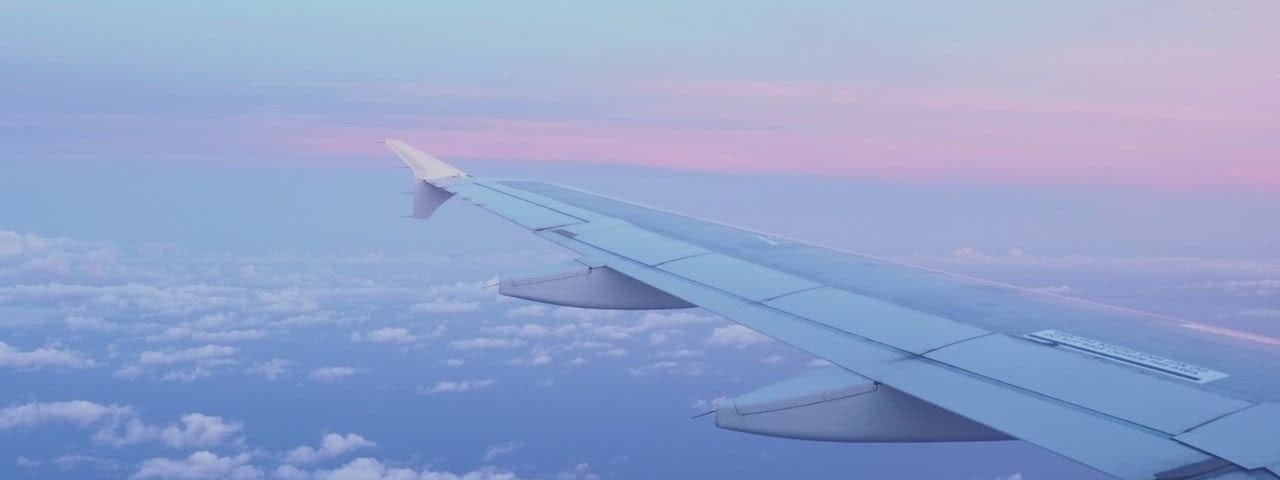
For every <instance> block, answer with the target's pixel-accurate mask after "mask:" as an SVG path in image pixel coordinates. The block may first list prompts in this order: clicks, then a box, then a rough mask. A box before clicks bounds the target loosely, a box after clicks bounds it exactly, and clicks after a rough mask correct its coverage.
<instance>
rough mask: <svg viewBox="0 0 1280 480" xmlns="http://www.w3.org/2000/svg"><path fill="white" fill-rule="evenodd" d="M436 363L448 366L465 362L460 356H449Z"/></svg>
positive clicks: (459, 365)
mask: <svg viewBox="0 0 1280 480" xmlns="http://www.w3.org/2000/svg"><path fill="white" fill-rule="evenodd" d="M436 363H439V364H442V365H445V366H449V367H461V366H462V365H463V364H465V363H466V361H465V360H463V359H461V358H449V359H445V360H441V361H439V362H436Z"/></svg>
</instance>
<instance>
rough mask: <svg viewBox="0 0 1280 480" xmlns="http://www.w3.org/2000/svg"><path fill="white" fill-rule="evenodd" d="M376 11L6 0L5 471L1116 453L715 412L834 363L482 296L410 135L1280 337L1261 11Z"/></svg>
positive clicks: (1017, 462) (699, 325) (971, 470)
mask: <svg viewBox="0 0 1280 480" xmlns="http://www.w3.org/2000/svg"><path fill="white" fill-rule="evenodd" d="M368 3H369V4H368V5H359V6H355V5H351V4H347V3H341V2H325V1H320V2H307V3H302V2H252V3H251V2H207V3H203V4H191V3H175V2H159V1H156V2H146V1H139V2H127V3H120V2H116V3H108V2H27V1H21V0H19V1H8V2H3V3H0V385H5V388H3V389H0V477H3V478H104V479H112V478H133V479H152V478H154V479H163V478H178V479H212V478H236V479H255V478H271V479H277V478H278V479H294V478H307V479H333V480H341V479H351V478H362V479H363V478H424V479H425V478H431V479H436V478H441V479H447V478H467V479H473V480H479V479H515V478H544V479H584V480H585V479H632V478H659V477H661V478H708V477H714V478H742V479H754V478H777V477H789V478H795V477H804V478H848V477H850V476H855V477H859V478H863V477H865V478H940V479H961V480H976V479H982V480H988V479H990V480H996V479H999V480H1012V479H1080V478H1102V477H1100V476H1099V475H1097V474H1096V473H1093V472H1092V471H1090V470H1088V469H1087V468H1085V467H1082V466H1079V465H1076V464H1073V463H1071V462H1068V461H1065V460H1062V459H1060V458H1057V457H1055V456H1053V455H1052V454H1049V453H1046V452H1043V451H1040V450H1038V449H1036V448H1035V447H1032V446H1030V445H1027V444H1023V443H1019V442H996V443H975V444H951V445H852V444H832V443H817V442H803V441H788V440H780V439H772V438H765V437H757V436H751V435H745V434H740V433H734V432H728V431H723V430H719V429H716V428H715V427H714V426H713V425H712V424H711V423H710V422H709V421H708V419H707V418H702V419H695V420H691V419H690V418H689V417H690V416H692V415H694V414H697V413H699V412H701V411H705V410H707V409H709V408H710V406H711V405H712V404H714V402H716V401H717V400H716V399H718V398H724V397H732V396H734V395H738V394H741V393H745V392H747V391H750V390H752V389H755V388H757V387H759V386H762V385H765V384H769V383H772V382H775V381H779V380H782V379H785V378H788V377H790V376H794V375H797V374H800V373H803V372H805V371H808V370H810V369H812V368H815V365H819V364H820V362H814V359H812V358H810V357H808V356H807V355H805V354H804V353H802V352H799V351H795V350H793V349H790V348H789V347H786V346H784V345H780V344H777V343H775V342H772V341H771V340H768V339H766V338H763V337H760V336H757V335H754V334H752V333H751V332H749V331H747V330H744V329H742V328H740V327H735V326H733V325H731V324H730V323H728V322H727V321H725V320H723V319H720V318H717V317H715V316H713V315H711V314H709V313H707V312H703V311H700V310H696V309H695V310H684V311H664V312H610V311H587V310H577V309H568V308H555V307H547V306H539V305H536V304H532V303H528V302H524V301H519V300H513V299H507V298H503V297H499V296H498V295H496V293H495V292H494V289H493V288H488V286H489V285H491V284H492V283H493V282H494V281H495V279H496V278H500V277H501V276H502V275H506V274H511V273H518V272H520V271H524V270H528V269H532V268H536V267H539V266H541V265H546V264H551V263H556V262H559V261H562V260H565V259H567V258H569V255H568V254H567V253H566V252H564V251H561V250H558V249H556V248H555V247H554V246H552V245H550V244H548V243H546V242H542V241H541V240H538V239H536V238H535V237H533V236H530V235H528V234H527V233H525V232H523V231H522V230H520V229H518V228H515V227H513V226H511V225H509V224H506V223H505V222H503V221H502V220H500V219H496V218H492V217H491V216H488V215H486V214H484V213H483V212H482V211H480V210H479V209H477V208H474V207H469V206H466V205H462V204H461V202H451V203H450V204H447V205H446V206H445V207H444V208H443V209H441V211H440V212H438V214H437V215H436V216H435V217H433V218H432V220H431V221H429V222H416V221H411V220H408V219H405V218H402V215H406V214H408V213H409V210H410V207H411V205H410V202H409V199H408V198H407V197H406V196H405V195H403V193H402V192H403V191H404V190H406V188H407V187H408V186H409V178H408V174H407V171H406V170H404V169H402V168H400V165H399V162H398V160H396V159H395V158H394V156H392V155H391V154H390V152H388V151H386V149H385V147H384V146H383V145H381V144H380V143H379V142H380V141H381V140H383V139H386V138H400V139H404V140H406V141H408V142H410V143H413V144H415V145H417V146H418V147H419V148H422V149H423V150H426V151H428V152H432V153H433V154H435V155H438V156H440V157H442V158H445V159H446V160H448V161H449V162H451V163H456V164H457V165H459V166H461V167H462V168H463V169H464V170H467V171H469V172H472V173H475V174H481V175H491V176H500V177H515V178H534V179H540V180H548V181H553V182H558V183H562V184H567V185H573V186H576V187H580V188H584V189H587V190H591V191H597V192H600V193H604V194H608V195H612V196H616V197H620V198H626V199H630V200H635V201H638V202H640V203H644V204H648V205H654V206H659V207H663V208H667V209H671V210H675V211H680V212H686V213H690V214H693V215H696V216H698V217H703V218H709V219H715V220H719V221H724V222H727V223H731V224H736V225H741V226H745V227H750V228H754V229H759V230H763V231H768V232H773V233H777V234H781V235H785V236H788V237H793V238H800V239H804V240H811V241H815V242H818V243H821V244H826V245H831V246H833V247H838V248H842V249H848V250H853V251H859V252H867V253H873V254H876V255H881V256H885V257H889V258H894V259H898V260H903V261H908V262H911V263H918V264H923V265H926V266H930V267H936V268H943V269H948V270H955V271H959V272H961V273H965V274H971V275H977V276H981V277H986V278H991V279H994V280H999V281H1004V282H1009V283H1014V284H1018V285H1022V286H1026V287H1031V288H1039V289H1044V290H1047V291H1052V292H1055V293H1061V294H1068V295H1074V296H1080V297H1084V298H1088V299H1091V300H1098V301H1104V302H1109V303H1115V304H1119V305H1123V306H1126V307H1132V308H1140V309H1144V310H1149V311H1153V312H1157V313H1162V314H1166V315H1173V316H1180V317H1187V318H1193V319H1196V320H1199V321H1205V322H1208V323H1214V324H1220V325H1224V326H1228V327H1231V328H1236V329H1241V330H1246V331H1255V332H1259V333H1263V334H1269V335H1277V334H1280V327H1277V326H1276V321H1277V320H1280V304H1278V302H1277V300H1278V299H1280V215H1276V214H1275V212H1276V211H1280V121H1277V119H1280V100H1278V99H1277V97H1276V96H1275V95H1274V92H1275V91H1277V90H1278V89H1280V57H1277V56H1276V55H1274V52H1273V50H1274V49H1273V46H1274V45H1277V44H1280V31H1277V30H1276V29H1274V28H1273V27H1272V25H1271V23H1272V22H1271V19H1273V18H1275V17H1276V15H1277V14H1278V13H1280V11H1278V10H1280V7H1277V4H1276V3H1275V2H1267V1H1254V2H1250V1H1244V2H1232V3H1230V4H1225V3H1209V2H1155V1H1136V2H1125V3H1122V4H1116V3H1114V2H1070V3H1061V2H1060V3H1061V4H1052V5H1051V4H1041V3H1031V2H1012V1H1010V2H1002V1H992V2H983V3H981V4H968V5H964V4H939V3H937V2H891V3H890V2H799V3H790V4H787V5H783V4H776V3H773V2H734V3H733V4H732V5H726V4H724V3H723V2H643V3H642V4H636V5H616V4H613V3H609V2H554V1H553V2H539V3H537V4H536V5H534V4H523V3H507V2H465V3H461V2H460V3H457V4H447V3H443V2H368ZM920 459H928V461H920Z"/></svg>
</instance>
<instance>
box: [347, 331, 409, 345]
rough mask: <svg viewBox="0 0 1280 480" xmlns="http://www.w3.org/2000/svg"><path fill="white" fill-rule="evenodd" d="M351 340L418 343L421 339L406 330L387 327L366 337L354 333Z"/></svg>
mask: <svg viewBox="0 0 1280 480" xmlns="http://www.w3.org/2000/svg"><path fill="white" fill-rule="evenodd" d="M351 340H353V341H357V342H359V341H365V342H373V343H417V342H418V340H419V339H418V337H417V336H416V335H414V334H413V333H410V332H409V330H408V329H406V328H391V327H387V328H379V329H377V330H373V331H370V332H367V333H365V334H364V335H360V334H359V333H352V334H351Z"/></svg>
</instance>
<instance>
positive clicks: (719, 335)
mask: <svg viewBox="0 0 1280 480" xmlns="http://www.w3.org/2000/svg"><path fill="white" fill-rule="evenodd" d="M768 342H769V337H766V336H764V335H761V334H760V333H758V332H756V331H755V330H752V329H750V328H747V327H744V326H742V325H737V324H734V325H728V326H724V327H719V328H717V329H715V330H713V331H712V332H711V336H710V337H708V338H707V343H709V344H712V345H720V346H724V347H734V348H744V347H747V346H749V345H758V344H762V343H768Z"/></svg>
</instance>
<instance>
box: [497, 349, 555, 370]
mask: <svg viewBox="0 0 1280 480" xmlns="http://www.w3.org/2000/svg"><path fill="white" fill-rule="evenodd" d="M507 364H509V365H527V366H538V365H549V364H551V354H550V353H549V352H548V351H547V350H546V349H545V348H535V349H533V350H531V351H530V352H529V356H527V357H520V358H514V359H511V360H508V361H507Z"/></svg>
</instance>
